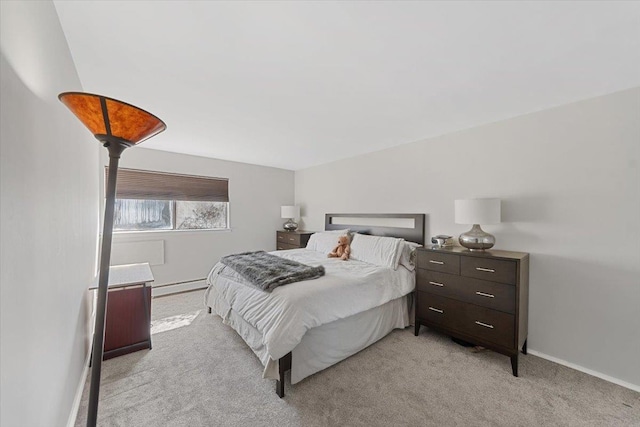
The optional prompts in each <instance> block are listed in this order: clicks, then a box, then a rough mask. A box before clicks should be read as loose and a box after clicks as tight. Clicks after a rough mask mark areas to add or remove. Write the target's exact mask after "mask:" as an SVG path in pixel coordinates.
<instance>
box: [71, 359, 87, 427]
mask: <svg viewBox="0 0 640 427" xmlns="http://www.w3.org/2000/svg"><path fill="white" fill-rule="evenodd" d="M90 359H91V352H90V351H88V352H87V358H86V359H85V361H84V369H82V375H81V376H80V383H79V384H78V388H77V389H76V395H75V397H74V398H73V404H72V405H71V412H70V413H69V419H68V420H67V427H74V426H75V424H76V418H78V410H79V409H80V401H81V400H82V392H84V385H85V383H86V382H87V375H89V360H90Z"/></svg>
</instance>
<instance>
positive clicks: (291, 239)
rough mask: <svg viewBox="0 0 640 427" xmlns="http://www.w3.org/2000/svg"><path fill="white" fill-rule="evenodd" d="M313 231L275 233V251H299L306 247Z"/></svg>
mask: <svg viewBox="0 0 640 427" xmlns="http://www.w3.org/2000/svg"><path fill="white" fill-rule="evenodd" d="M312 234H313V231H300V230H296V231H280V230H278V231H277V232H276V249H277V250H279V251H282V250H286V249H299V248H304V247H306V246H307V242H308V241H309V237H311V235H312Z"/></svg>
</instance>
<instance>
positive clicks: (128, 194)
mask: <svg viewBox="0 0 640 427" xmlns="http://www.w3.org/2000/svg"><path fill="white" fill-rule="evenodd" d="M108 179H109V170H108V169H107V168H105V183H106V182H107V180H108ZM116 198H117V199H143V200H182V201H194V202H195V201H203V202H204V201H206V202H228V201H229V180H228V179H224V178H209V177H204V176H192V175H180V174H174V173H164V172H152V171H143V170H136V169H123V168H119V169H118V178H117V186H116Z"/></svg>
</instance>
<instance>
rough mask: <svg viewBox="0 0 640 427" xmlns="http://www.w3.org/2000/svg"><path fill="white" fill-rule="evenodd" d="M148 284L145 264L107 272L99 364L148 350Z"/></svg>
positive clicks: (149, 336) (123, 266) (149, 303)
mask: <svg viewBox="0 0 640 427" xmlns="http://www.w3.org/2000/svg"><path fill="white" fill-rule="evenodd" d="M152 282H153V274H152V273H151V269H150V267H149V264H147V263H144V264H130V265H118V266H112V267H111V268H110V269H109V287H108V293H107V312H106V319H105V330H104V354H103V357H102V358H103V360H107V359H111V358H113V357H117V356H121V355H123V354H127V353H132V352H134V351H138V350H143V349H147V348H148V349H151V283H152ZM90 289H96V288H95V287H92V288H90Z"/></svg>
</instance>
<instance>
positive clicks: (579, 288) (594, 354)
mask: <svg viewBox="0 0 640 427" xmlns="http://www.w3.org/2000/svg"><path fill="white" fill-rule="evenodd" d="M639 163H640V88H634V89H631V90H627V91H623V92H618V93H614V94H611V95H607V96H602V97H598V98H593V99H589V100H586V101H582V102H577V103H573V104H569V105H565V106H561V107H558V108H554V109H550V110H545V111H541V112H537V113H534V114H529V115H526V116H522V117H517V118H514V119H510V120H505V121H502V122H498V123H493V124H489V125H486V126H482V127H477V128H473V129H468V130H465V131H462V132H457V133H453V134H448V135H444V136H441V137H437V138H431V139H428V140H424V141H419V142H416V143H411V144H406V145H402V146H399V147H396V148H392V149H389V150H384V151H379V152H375V153H371V154H367V155H363V156H359V157H355V158H351V159H347V160H342V161H337V162H334V163H330V164H326V165H322V166H318V167H314V168H309V169H305V170H300V171H297V172H296V175H295V183H296V189H295V193H296V203H298V204H300V205H302V215H303V221H304V224H305V228H307V229H322V227H323V221H324V214H325V213H328V212H354V213H364V212H380V213H382V212H394V213H398V212H410V213H426V214H428V224H427V233H428V236H432V235H435V234H452V235H457V234H459V233H461V232H463V231H465V230H466V229H468V228H469V227H468V226H464V225H456V224H454V222H453V219H454V210H453V204H454V203H453V201H454V199H456V198H468V197H499V198H502V199H503V220H504V223H502V224H500V225H493V226H486V227H483V228H485V229H486V230H487V231H489V232H491V233H494V234H495V236H496V238H497V245H496V249H511V250H517V251H523V252H529V253H531V273H530V303H529V304H530V306H529V342H528V345H529V348H530V349H531V350H532V351H538V352H540V353H543V354H546V355H549V356H552V357H555V358H558V359H561V360H564V361H568V362H570V363H573V364H576V365H578V366H581V367H583V368H587V369H591V370H594V371H597V372H599V373H601V374H604V375H608V376H611V377H613V378H615V379H618V380H621V381H622V382H626V383H629V384H631V385H635V388H636V389H637V388H638V387H640V363H638V357H639V356H638V355H639V354H640V169H639V168H640V164H639Z"/></svg>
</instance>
